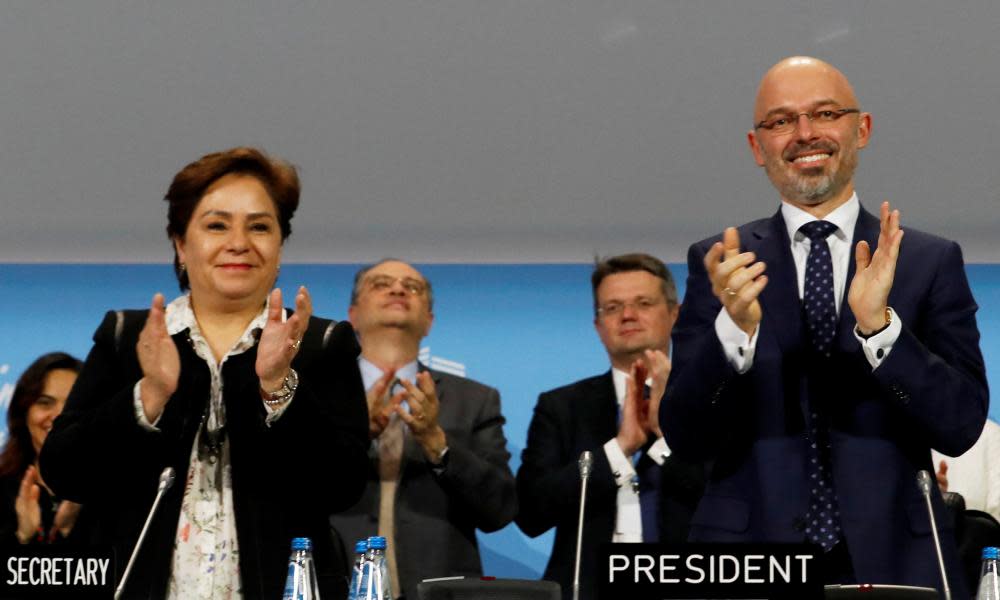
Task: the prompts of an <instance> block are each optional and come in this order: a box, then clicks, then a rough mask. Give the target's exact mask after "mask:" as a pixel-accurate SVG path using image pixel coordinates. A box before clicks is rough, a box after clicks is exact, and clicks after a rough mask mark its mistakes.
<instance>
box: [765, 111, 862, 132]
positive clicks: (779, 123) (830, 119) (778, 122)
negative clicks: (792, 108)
mask: <svg viewBox="0 0 1000 600" xmlns="http://www.w3.org/2000/svg"><path fill="white" fill-rule="evenodd" d="M850 114H861V109H859V108H819V109H816V110H813V111H809V112H803V113H782V114H777V115H772V116H771V118H769V119H764V120H763V121H761V122H760V123H757V124H756V125H754V126H753V128H754V129H755V130H757V129H766V130H767V131H770V132H771V133H774V134H783V133H791V132H793V131H795V128H796V127H798V126H799V117H802V116H805V118H807V119H809V122H810V123H812V124H813V125H815V126H816V127H826V126H829V125H832V124H834V123H836V122H837V120H838V119H839V118H840V117H843V116H844V115H850Z"/></svg>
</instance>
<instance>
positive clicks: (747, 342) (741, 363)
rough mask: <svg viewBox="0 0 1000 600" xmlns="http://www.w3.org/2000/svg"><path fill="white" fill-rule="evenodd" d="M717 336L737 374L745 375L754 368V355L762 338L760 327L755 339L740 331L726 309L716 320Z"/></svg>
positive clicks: (721, 310) (720, 312)
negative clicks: (758, 340) (759, 338)
mask: <svg viewBox="0 0 1000 600" xmlns="http://www.w3.org/2000/svg"><path fill="white" fill-rule="evenodd" d="M715 335H717V336H718V338H719V342H720V343H721V344H722V351H723V352H725V353H726V358H727V359H728V360H729V364H731V365H733V368H734V369H736V372H737V373H740V374H743V373H746V372H747V371H749V370H750V367H752V366H753V355H754V351H755V350H756V349H757V338H758V337H760V326H759V325H758V326H757V331H755V332H754V335H753V337H751V336H749V335H747V334H746V332H745V331H743V330H742V329H740V327H739V325H737V324H736V322H735V321H733V318H732V317H730V316H729V313H728V312H726V309H725V307H723V308H721V309H720V310H719V316H717V317H716V318H715Z"/></svg>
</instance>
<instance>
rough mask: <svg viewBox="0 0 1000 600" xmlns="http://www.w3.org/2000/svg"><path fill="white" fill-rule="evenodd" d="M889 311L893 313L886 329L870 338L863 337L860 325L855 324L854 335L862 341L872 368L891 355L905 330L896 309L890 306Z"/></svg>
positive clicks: (862, 346) (862, 347)
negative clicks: (894, 345) (859, 329)
mask: <svg viewBox="0 0 1000 600" xmlns="http://www.w3.org/2000/svg"><path fill="white" fill-rule="evenodd" d="M889 312H891V313H892V317H891V319H890V322H889V326H888V327H886V328H885V331H880V332H878V333H876V334H875V335H873V336H871V337H870V338H868V339H865V338H863V337H861V334H860V333H858V326H857V325H855V326H854V337H856V338H857V339H858V341H859V342H861V349H862V350H864V352H865V358H867V359H868V364H870V365H871V366H872V370H874V369H877V368H878V366H879V365H881V364H882V361H884V360H885V359H886V358H888V357H889V352H891V351H892V346H893V344H895V343H896V340H898V339H899V334H900V332H902V331H903V323H902V322H900V320H899V316H897V315H896V311H894V310H892V308H890V309H889Z"/></svg>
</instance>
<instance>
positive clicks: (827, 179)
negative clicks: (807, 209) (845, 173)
mask: <svg viewBox="0 0 1000 600" xmlns="http://www.w3.org/2000/svg"><path fill="white" fill-rule="evenodd" d="M790 187H791V189H790V190H788V191H789V192H791V193H790V194H787V196H788V197H790V198H794V199H795V200H796V201H798V202H801V203H802V204H809V205H812V204H820V203H821V202H823V201H824V200H826V199H827V195H828V194H829V193H830V190H832V189H833V176H832V175H823V176H822V177H816V178H804V177H803V178H798V179H797V180H796V181H795V182H794V183H793V184H792V185H791V186H790Z"/></svg>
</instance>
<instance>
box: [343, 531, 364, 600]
mask: <svg viewBox="0 0 1000 600" xmlns="http://www.w3.org/2000/svg"><path fill="white" fill-rule="evenodd" d="M367 552H368V540H358V541H357V543H355V544H354V569H353V570H352V571H351V585H350V586H349V587H348V588H347V600H358V590H360V589H361V583H362V581H363V579H364V578H363V576H362V573H363V572H364V569H365V554H366V553H367Z"/></svg>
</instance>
